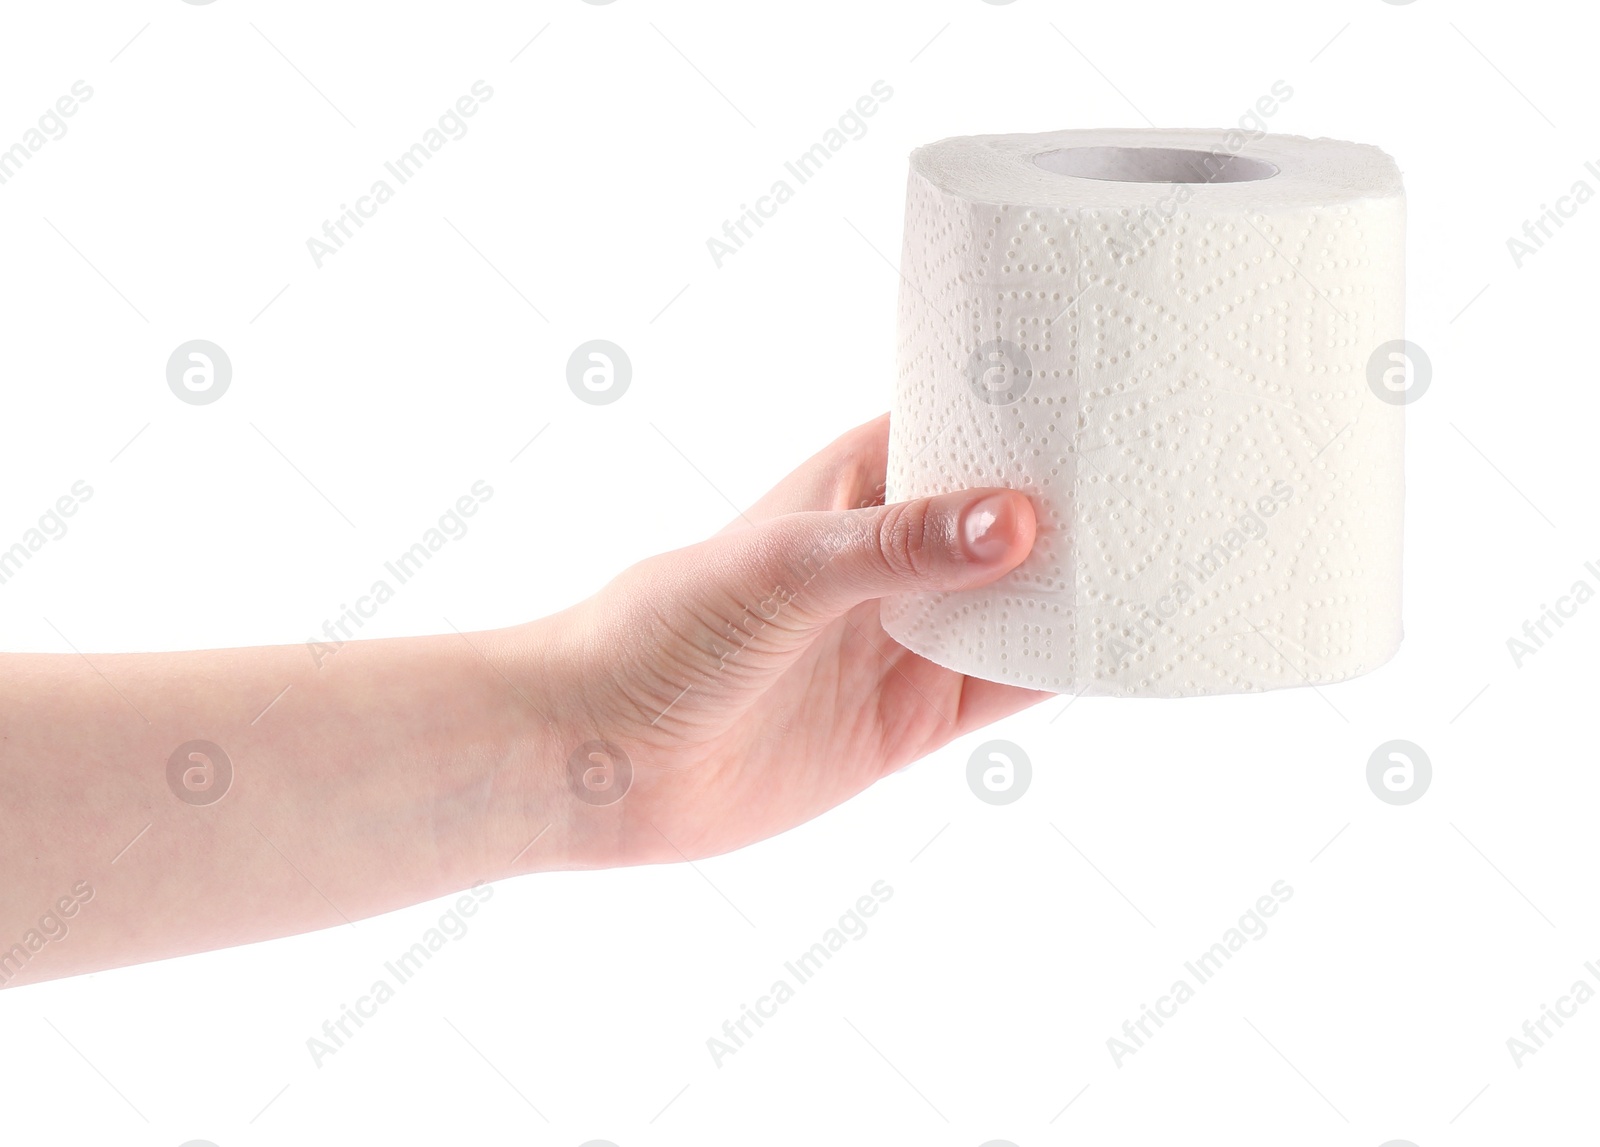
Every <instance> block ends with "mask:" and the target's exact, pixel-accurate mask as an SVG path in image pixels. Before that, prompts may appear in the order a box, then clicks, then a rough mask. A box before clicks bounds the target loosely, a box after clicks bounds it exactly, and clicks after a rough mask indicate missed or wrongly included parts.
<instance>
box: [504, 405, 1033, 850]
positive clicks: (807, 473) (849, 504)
mask: <svg viewBox="0 0 1600 1147" xmlns="http://www.w3.org/2000/svg"><path fill="white" fill-rule="evenodd" d="M887 448H888V418H887V416H885V417H882V418H879V419H877V420H875V421H873V422H870V423H868V424H866V425H865V426H861V427H858V428H857V429H855V430H853V431H851V432H850V433H848V434H846V435H845V436H844V437H842V438H840V439H839V440H838V441H836V442H835V443H833V445H831V446H829V447H828V448H827V449H825V450H823V451H822V452H821V453H820V454H818V455H816V456H815V457H813V458H812V459H810V460H809V461H808V462H806V463H805V464H804V465H802V466H801V467H800V468H799V469H798V470H796V471H795V472H794V473H792V474H790V475H789V476H788V477H787V478H785V479H784V480H783V481H782V482H781V483H779V485H778V486H777V487H776V488H775V489H774V490H772V491H771V492H770V493H769V494H768V495H767V496H766V497H765V498H763V499H762V500H761V501H760V502H759V503H757V504H756V506H755V507H754V508H752V509H751V510H750V511H749V512H748V513H747V514H745V515H743V516H742V517H741V518H740V519H739V520H737V521H735V522H734V523H733V524H732V525H730V526H729V527H728V528H727V529H725V530H724V531H722V533H720V534H718V535H716V536H715V537H713V538H711V539H709V540H708V541H705V542H701V543H700V544H698V545H694V546H690V547H688V548H687V549H682V550H677V551H674V552H672V553H668V554H663V555H661V556H659V557H654V558H650V559H649V560H647V561H644V562H641V563H639V564H638V565H636V566H634V567H632V568H631V569H629V570H627V571H626V572H625V573H623V574H622V575H621V576H620V577H618V578H617V579H616V580H615V581H613V582H611V583H610V584H609V585H607V586H606V587H605V588H604V589H603V590H601V591H600V593H598V594H597V595H595V596H594V597H593V598H591V599H589V600H588V601H586V602H583V603H582V604H580V605H578V606H576V607H574V608H573V609H571V610H568V611H567V612H566V613H563V614H559V615H557V616H556V617H553V618H549V619H546V620H545V621H543V622H537V623H534V627H536V628H538V629H539V630H540V632H539V633H538V634H537V636H536V637H535V638H534V640H537V641H538V642H540V643H541V644H547V645H550V646H553V648H554V649H556V650H560V651H563V652H562V653H561V654H559V655H558V656H557V657H556V658H555V659H554V660H553V662H552V663H559V664H563V665H565V666H567V668H566V669H564V670H558V672H559V673H560V675H561V676H562V677H563V678H564V679H565V683H564V685H563V687H562V688H560V689H558V690H555V691H552V690H550V689H549V688H548V682H546V683H544V684H545V687H543V688H540V684H539V683H536V682H530V690H531V689H536V688H537V689H539V692H540V694H541V696H542V698H543V699H544V700H543V701H542V702H541V706H542V707H543V706H544V704H545V702H548V704H549V705H552V706H556V707H558V712H556V713H555V714H554V715H553V719H554V721H555V723H556V725H557V727H559V728H560V729H561V730H563V733H564V735H565V737H566V741H567V743H566V744H564V745H563V744H561V743H560V738H559V737H558V738H557V741H556V742H555V743H553V745H548V746H547V750H546V752H547V755H548V754H549V753H551V752H553V753H554V754H555V755H556V756H557V757H561V758H562V759H559V760H556V761H555V762H554V767H555V768H557V769H559V770H562V771H563V772H565V771H566V770H567V768H568V760H567V759H566V757H570V756H571V755H572V754H573V753H574V752H578V751H579V750H580V746H582V745H584V744H586V743H590V742H596V741H599V742H605V743H606V745H605V747H604V748H600V749H597V750H596V751H595V753H594V755H593V757H592V758H585V757H584V756H583V755H582V754H581V753H580V754H579V766H578V767H579V768H580V769H581V768H583V767H584V766H585V765H586V764H587V765H592V766H593V767H594V768H595V770H596V772H595V773H594V774H593V778H592V779H594V780H595V781H597V782H600V781H609V782H610V784H611V788H610V789H609V790H608V791H605V792H601V793H597V794H593V799H596V800H608V801H613V802H614V803H608V804H600V803H588V802H587V801H586V800H584V799H581V798H580V797H578V796H572V797H571V799H570V800H569V801H568V802H567V804H568V809H569V814H570V819H568V820H567V821H566V822H565V823H564V828H565V832H564V835H565V836H566V838H567V839H566V841H565V843H564V847H563V850H562V851H563V854H564V858H565V860H566V862H567V864H568V865H571V866H579V867H602V866H610V865H617V864H644V863H656V862H666V861H676V860H682V859H695V858H697V857H704V856H711V855H715V854H717V853H722V852H727V851H729V850H731V849H735V848H739V847H741V846H743V845H746V844H750V843H753V842H755V841H758V840H762V839H764V838H766V837H769V836H772V835H775V834H776V833H779V832H782V831H784V830H785V829H788V828H792V827H794V826H795V825H798V824H801V823H803V822H805V821H807V820H810V819H811V818H812V817H814V816H817V815H818V814H820V813H822V812H824V811H826V810H827V809H830V808H832V807H833V806H834V805H836V804H839V803H840V802H841V801H844V800H847V799H848V798H850V797H851V796H854V795H855V794H856V793H858V792H860V791H861V790H862V789H864V788H866V787H867V786H868V785H870V784H872V783H873V782H874V781H876V780H878V779H879V778H880V777H883V776H885V775H886V774H888V773H890V772H893V771H894V770H896V769H898V768H901V767H902V766H904V765H905V764H907V763H909V762H911V761H913V760H915V759H917V758H918V757H921V756H923V755H924V754H926V753H929V752H932V751H933V750H934V749H937V748H938V747H939V746H941V745H943V744H945V743H946V742H947V741H949V740H951V739H952V738H955V737H958V736H961V735H962V734H964V733H967V732H969V731H971V730H973V729H976V728H979V727H980V726H983V725H985V724H988V723H989V722H991V721H995V720H997V719H999V718H1001V717H1004V716H1006V715H1007V714H1010V713H1013V712H1015V711H1017V710H1019V709H1022V708H1025V707H1026V706H1028V705H1031V704H1034V703H1036V702H1038V701H1040V700H1042V699H1044V698H1045V697H1048V696H1049V695H1050V694H1048V693H1043V692H1038V691H1034V690H1027V689H1019V688H1016V687H1013V686H1008V685H998V684H994V683H992V682H988V681H982V680H978V679H976V678H972V677H968V676H965V675H963V674H960V673H956V672H953V671H951V670H948V669H943V668H941V667H939V666H937V665H935V664H933V663H932V662H930V661H928V660H926V659H924V658H922V657H919V656H917V655H916V654H914V653H911V652H910V651H908V650H906V649H905V648H904V647H902V646H901V645H899V644H897V643H896V642H895V641H893V640H892V639H891V638H890V637H888V635H886V634H885V633H884V631H883V628H882V627H881V626H880V625H879V623H878V600H877V599H878V598H880V597H884V596H887V595H889V594H893V593H901V592H905V591H912V590H956V589H965V588H970V587H974V586H980V585H984V584H987V583H988V582H991V581H994V580H995V579H996V578H998V577H1000V576H1001V575H1003V574H1005V573H1006V572H1007V571H1009V570H1011V569H1012V568H1013V567H1015V566H1016V565H1017V564H1018V563H1019V562H1021V561H1022V559H1023V558H1024V557H1026V556H1027V553H1028V551H1029V549H1030V548H1031V547H1032V545H1033V539H1034V526H1035V522H1034V514H1033V507H1032V505H1031V504H1030V503H1029V501H1028V500H1027V498H1026V497H1024V496H1023V495H1021V494H1019V493H1017V492H1015V491H1011V490H1003V489H988V490H969V491H966V492H963V493H955V494H947V495H942V496H940V497H937V498H931V499H921V500H918V501H914V502H905V503H899V504H895V505H887V506H886V505H884V504H883V489H884V464H885V457H886V452H887ZM618 750H620V753H621V755H622V756H625V757H626V760H627V763H628V766H631V771H632V779H631V785H630V786H629V787H628V788H627V790H626V792H625V793H622V794H621V795H620V796H618V793H619V792H621V787H622V786H621V783H620V782H621V777H622V775H623V774H625V773H626V772H627V768H626V767H624V768H621V769H620V770H616V771H613V766H615V765H617V763H618V762H617V761H616V760H615V759H614V758H615V756H616V754H617V751H618ZM563 752H564V753H565V756H563ZM569 791H570V790H569ZM543 803H546V802H541V804H543ZM533 815H537V816H539V817H542V818H548V816H549V815H550V813H549V809H548V807H543V808H541V809H540V810H539V811H538V812H537V813H536V814H533ZM538 829H539V826H538V825H537V824H535V825H532V826H531V829H530V831H529V835H530V836H531V835H533V833H534V832H536V831H538Z"/></svg>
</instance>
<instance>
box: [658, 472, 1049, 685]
mask: <svg viewBox="0 0 1600 1147" xmlns="http://www.w3.org/2000/svg"><path fill="white" fill-rule="evenodd" d="M1035 529H1036V526H1035V519H1034V512H1033V506H1032V503H1030V502H1029V501H1028V499H1027V498H1026V497H1025V496H1024V495H1022V494H1020V493H1018V492H1016V491H1015V490H1005V489H980V490H966V491H962V492H959V493H954V494H942V495H939V496H937V497H933V498H921V499H917V500H915V501H911V502H898V503H895V504H892V505H887V506H877V507H872V508H870V509H862V510H840V511H831V512H821V511H813V512H808V513H799V514H788V515H785V516H783V517H780V518H777V519H775V520H773V521H770V522H767V523H765V524H764V525H761V526H758V527H755V528H752V529H747V530H744V531H741V532H736V533H731V534H727V535H723V536H719V537H717V538H713V539H711V540H710V541H708V542H705V543H702V544H701V545H699V546H693V547H690V548H689V549H687V550H680V551H678V552H677V553H676V554H674V555H669V560H670V561H671V562H672V563H673V565H674V566H675V567H676V568H672V569H670V570H668V569H657V570H655V571H654V573H653V575H652V576H655V577H657V578H660V577H661V576H662V575H664V574H665V575H668V576H670V578H671V580H672V581H673V582H675V583H677V584H680V585H683V586H685V587H692V588H690V589H689V592H688V593H687V594H685V595H684V597H682V598H679V599H678V601H677V609H678V610H679V611H681V614H680V617H681V620H682V621H683V622H685V623H689V622H692V623H693V624H695V625H698V626H706V625H713V626H714V628H718V629H722V630H727V631H730V632H731V631H732V630H730V629H729V627H732V629H733V630H737V632H738V634H739V636H740V645H739V654H740V661H741V662H742V663H743V664H744V665H745V666H746V667H747V668H752V669H758V670H781V669H782V668H784V667H786V666H787V664H789V663H791V662H792V660H793V658H794V657H795V656H797V655H798V654H799V652H800V651H802V650H804V649H805V648H806V647H807V646H808V645H809V644H810V643H811V641H812V640H813V638H814V637H815V636H816V634H817V633H818V632H819V631H821V630H822V629H823V628H824V627H826V626H827V625H828V624H829V623H831V622H832V621H834V620H835V619H837V618H839V617H841V616H842V615H843V614H845V613H846V612H848V611H849V610H850V609H852V608H853V607H855V606H856V605H859V604H861V603H863V602H866V601H871V600H873V599H875V598H880V597H886V596H888V595H890V594H896V593H908V592H918V591H921V592H929V591H940V590H946V591H948V590H961V589H971V588H974V587H977V586H980V585H986V584H988V583H989V582H992V581H994V580H995V579H997V578H999V577H1001V576H1003V575H1004V574H1005V573H1007V572H1008V571H1010V570H1011V569H1013V568H1015V567H1016V566H1017V564H1018V563H1020V562H1021V561H1022V560H1023V558H1024V557H1026V556H1027V554H1028V551H1029V549H1031V548H1032V546H1033V539H1034V533H1035ZM685 599H686V600H685Z"/></svg>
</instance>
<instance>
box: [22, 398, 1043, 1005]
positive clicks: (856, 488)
mask: <svg viewBox="0 0 1600 1147" xmlns="http://www.w3.org/2000/svg"><path fill="white" fill-rule="evenodd" d="M887 443H888V419H887V417H883V418H879V419H877V420H875V421H873V422H871V423H868V424H867V425H865V426H861V427H858V428H857V429H855V430H853V431H851V432H850V433H848V434H846V435H845V436H843V437H842V438H840V439H839V440H838V441H836V442H834V443H833V444H832V445H831V446H829V447H827V448H826V449H824V450H823V451H822V452H820V453H819V454H817V455H816V456H815V457H813V458H811V459H810V460H809V461H807V462H806V463H804V464H803V465H802V466H801V467H800V468H799V469H797V470H796V471H794V472H793V473H792V474H790V475H789V476H788V477H787V478H785V479H784V480H783V481H782V482H780V483H779V484H778V486H777V487H776V488H774V489H773V490H772V491H771V492H770V493H768V494H767V495H766V497H764V498H762V499H761V501H760V502H758V503H757V504H756V505H755V506H754V507H752V508H751V509H750V510H749V511H748V512H747V513H745V514H743V515H741V517H740V518H739V519H738V520H736V521H735V522H733V523H732V524H730V525H729V526H728V527H727V528H726V529H725V530H723V531H722V532H721V533H720V534H718V535H716V536H715V537H713V538H710V539H708V540H706V541H704V542H701V543H699V544H698V545H694V546H690V547H687V548H685V549H682V550H677V551H674V552H671V553H667V554H662V555H660V556H657V557H653V558H650V559H648V560H646V561H644V562H641V563H639V564H638V565H635V566H633V567H632V568H630V569H628V570H626V571H624V572H623V573H622V574H621V575H620V576H618V577H617V578H616V579H614V580H613V581H612V582H611V583H610V584H608V585H607V586H605V587H604V588H603V589H601V590H600V592H599V593H597V594H595V596H593V597H592V598H590V599H588V600H587V601H584V602H581V603H579V604H578V605H576V606H574V607H572V608H571V609H568V610H566V611H564V612H562V613H559V614H556V615H554V616H551V617H547V618H543V619H540V620H538V621H533V622H529V623H527V624H524V625H519V626H514V627H511V628H508V629H503V630H493V631H488V632H479V633H466V634H461V633H452V634H449V635H443V636H433V637H415V638H400V639H394V640H385V641H359V642H348V643H346V644H345V645H343V646H342V647H340V648H339V650H338V652H337V653H335V654H333V655H332V656H329V657H327V658H325V659H324V661H323V663H322V664H321V665H320V667H319V666H318V665H317V664H316V663H315V662H314V661H313V659H312V658H308V657H307V656H306V649H305V647H304V646H301V645H293V646H272V647H264V648H254V649H226V650H205V651H198V652H190V653H136V654H116V655H89V656H87V657H85V656H82V655H78V654H10V655H0V681H4V682H5V685H4V687H3V689H0V871H3V872H4V873H5V874H6V879H5V881H4V882H3V886H0V925H3V930H0V978H3V982H4V984H5V986H8V987H9V986H15V985H20V984H25V983H31V982H36V981H39V980H47V979H53V978H57V977H61V976H70V975H77V974H80V973H83V972H89V971H94V970H97V969H102V968H111V967H118V966H122V965H126V964H133V963H140V962H143V961H146V960H155V959H163V958H166V957H171V956H178V955H183V954H186V953H191V952H200V951H208V950H211V949H215V948H221V947H227V946H230V945H234V944H243V943H249V942H252V941H257V940H266V939H271V938H274V937H279V936H286V935H292V934H295V933H299V932H306V931H311V930H315V929H318V928H325V927H330V926H339V925H343V924H345V923H348V922H351V921H355V920H359V919H362V918H364V917H367V916H372V915H376V914H378V913H382V912H387V911H391V910H393V909H396V908H400V907H403V906H405V905H409V904H414V903H418V902H420V901H423V900H428V899H433V898H435V897H439V896H444V895H447V894H450V893H454V892H459V891H461V890H463V889H466V888H468V887H470V886H472V885H474V884H476V883H479V882H482V881H492V880H499V879H503V878H505V877H508V876H514V875H520V874H523V873H528V872H537V871H548V870H559V869H572V868H598V867H611V866H621V865H633V864H655V863H670V862H674V861H679V860H684V859H691V860H692V859H698V858H700V857H706V856H713V855H717V854H720V853H724V852H728V851H731V850H733V849H736V848H740V847H742V846H744V845H746V844H750V843H753V842H755V841H758V840H762V839H764V838H766V837H769V836H773V835H775V834H777V833H780V832H783V831H784V830H786V829H789V828H792V827H794V826H795V825H798V824H802V823H804V822H805V821H807V820H810V819H811V818H813V817H815V816H817V815H819V814H821V813H822V812H825V811H826V810H828V809H830V808H832V807H833V806H835V805H837V804H839V803H840V802H842V801H845V800H848V799H849V798H850V797H852V796H854V795H855V794H856V793H858V792H860V791H861V790H862V789H865V788H866V787H867V786H868V785H870V784H872V783H873V782H874V781H876V780H878V779H879V778H880V777H883V776H885V775H887V774H888V773H891V772H893V771H895V770H896V769H899V768H901V767H903V766H904V765H906V764H908V763H910V762H911V761H913V760H915V759H917V758H918V757H921V756H923V755H925V754H927V753H929V752H932V751H933V750H934V749H937V748H938V747H939V746H941V745H943V744H945V743H946V742H948V741H950V740H951V739H952V738H955V737H959V736H961V735H963V734H965V733H968V732H970V731H972V730H974V729H977V728H979V727H981V726H983V725H986V724H988V723H990V722H992V721H995V720H997V719H999V718H1001V717H1004V716H1006V715H1008V714H1010V713H1013V712H1016V711H1017V710H1019V709H1022V708H1024V707H1026V706H1028V705H1031V704H1033V703H1035V702H1037V701H1039V700H1042V699H1043V698H1044V697H1046V696H1048V694H1045V693H1039V692H1034V691H1030V690H1024V689H1017V688H1014V687H1011V686H1005V685H998V684H994V683H992V682H986V681H980V680H977V679H975V678H971V677H966V676H964V675H962V674H959V673H955V672H952V671H950V670H946V669H942V668H940V667H939V666H936V665H934V664H933V663H931V662H929V661H927V660H925V659H923V658H921V657H919V656H917V655H915V654H913V653H911V652H909V651H908V650H906V649H905V648H903V647H902V646H900V645H898V644H897V643H896V642H894V641H893V640H892V639H891V638H889V637H888V636H887V635H886V634H885V633H884V631H883V629H882V627H881V626H880V625H879V623H878V608H879V606H878V599H879V598H881V597H884V596H887V595H889V594H892V593H899V592H905V591H913V590H916V591H925V590H951V589H962V588H970V587H974V586H978V585H983V584H986V583H988V582H990V581H993V580H994V579H996V578H998V577H1000V576H1001V575H1003V574H1004V573H1006V572H1007V571H1009V570H1010V569H1012V568H1013V567H1015V566H1016V565H1017V564H1018V563H1019V562H1020V561H1021V560H1022V559H1023V558H1024V557H1025V556H1026V555H1027V553H1028V550H1029V548H1030V547H1031V546H1032V544H1033V538H1034V529H1035V521H1034V515H1033V509H1032V506H1031V504H1030V503H1029V502H1028V500H1027V499H1026V498H1025V497H1023V496H1022V495H1020V494H1018V493H1016V492H1014V491H1008V490H994V489H989V490H969V491H964V492H961V493H956V494H948V495H941V496H940V497H937V498H933V499H923V500H919V501H915V502H906V503H899V504H895V505H889V506H885V505H884V504H883V500H882V491H883V483H884V464H885V456H886V451H887ZM286 686H287V687H288V688H287V691H285V687H286ZM275 697H276V698H277V700H275V701H274V700H273V698H275ZM269 701H272V704H271V705H270V707H267V708H266V711H265V712H263V707H264V706H267V703H268V702H269ZM195 740H205V741H209V742H212V743H214V744H216V745H218V746H220V747H221V748H222V749H223V751H224V753H225V754H226V756H227V759H228V762H229V763H230V764H231V767H232V772H233V776H232V780H231V782H230V783H229V784H228V785H227V786H226V787H225V788H224V786H223V785H222V784H221V782H220V779H219V778H220V776H221V766H220V763H219V762H217V761H215V760H213V759H211V758H209V757H207V756H205V755H201V756H198V757H190V758H187V759H184V758H182V757H181V756H180V759H179V763H178V769H179V772H180V773H187V775H188V777H189V783H190V785H191V786H192V787H195V793H194V799H196V800H200V801H207V802H209V803H187V802H186V801H185V800H182V799H178V797H177V796H176V795H175V792H174V790H173V789H172V788H171V787H170V786H169V781H168V758H169V757H171V756H173V754H174V750H175V748H176V747H177V746H180V745H183V744H185V743H186V742H190V741H195ZM595 743H599V744H595ZM585 746H589V748H588V749H587V750H586V749H585ZM624 759H625V760H626V765H624V764H623V763H622V762H623V760H624ZM574 760H576V764H575V765H574V764H573V763H572V762H573V761H574ZM208 767H209V768H210V769H211V772H210V773H209V774H207V772H206V770H207V768H208ZM208 775H209V785H207V783H206V782H207V779H208ZM179 787H180V788H182V787H183V782H182V781H180V782H179ZM185 791H188V790H185ZM219 792H220V793H222V795H221V796H220V797H217V796H216V794H217V793H219ZM85 889H88V894H87V895H85V892H84V890H85ZM30 930H31V933H30ZM63 931H64V932H65V934H64V935H63V934H62V932H63ZM30 941H31V942H32V946H33V947H36V948H37V950H35V951H29V950H28V949H29V947H30ZM13 945H19V947H16V948H14V947H13Z"/></svg>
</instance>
